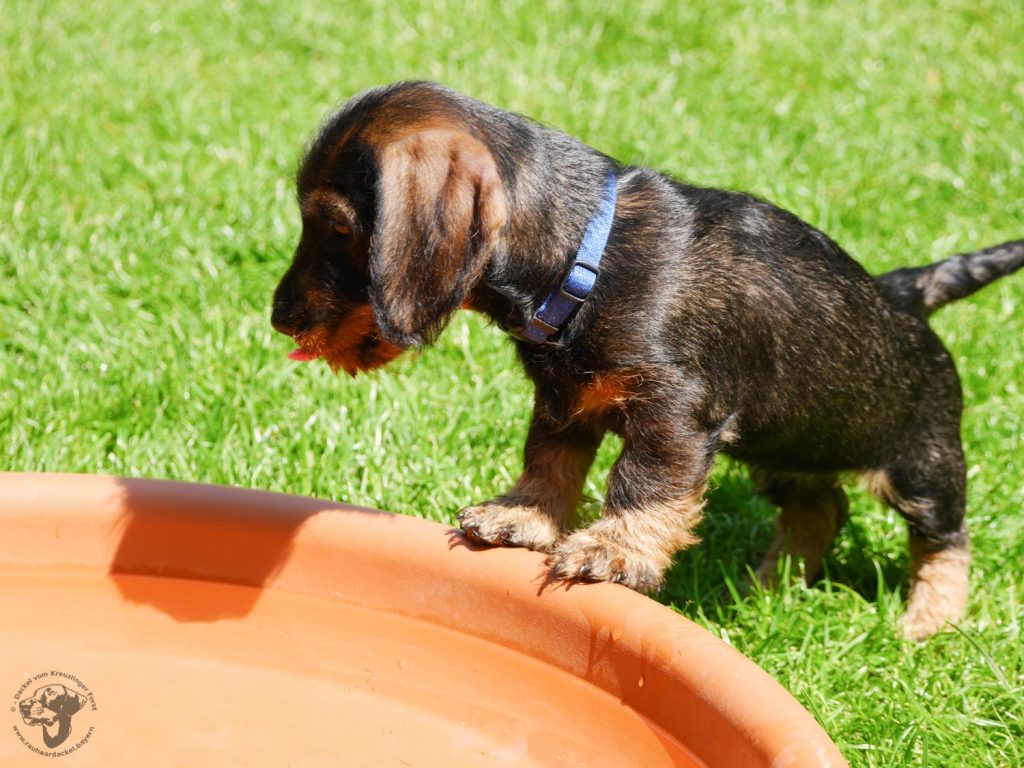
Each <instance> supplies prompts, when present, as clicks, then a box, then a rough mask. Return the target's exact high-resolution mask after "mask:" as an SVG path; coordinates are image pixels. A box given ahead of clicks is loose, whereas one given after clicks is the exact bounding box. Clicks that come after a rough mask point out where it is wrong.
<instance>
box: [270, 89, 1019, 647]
mask: <svg viewBox="0 0 1024 768" xmlns="http://www.w3.org/2000/svg"><path fill="white" fill-rule="evenodd" d="M609 173H612V174H614V175H615V176H616V178H617V182H618V200H617V204H616V207H615V214H614V221H613V223H612V228H611V233H610V235H609V238H608V244H607V247H606V248H605V252H604V256H603V261H602V265H601V273H600V275H599V276H598V279H597V282H596V284H595V286H594V290H593V292H592V294H591V295H590V296H589V298H588V299H587V300H586V301H585V302H584V303H583V304H582V305H581V306H580V307H579V308H578V310H577V311H576V312H575V314H573V315H572V316H571V317H569V318H568V320H567V321H566V322H565V323H564V324H563V327H562V328H561V329H560V330H559V331H558V333H557V334H555V335H554V336H553V337H552V338H551V339H550V340H549V341H548V342H547V343H545V344H541V345H533V344H529V343H527V342H525V341H522V340H520V341H518V342H517V350H518V353H519V357H520V359H521V361H522V363H523V366H524V368H525V370H526V372H527V374H528V375H529V376H530V378H531V379H532V380H533V382H534V385H535V390H536V401H535V407H534V414H533V421H532V423H531V426H530V431H529V436H528V439H527V443H526V449H525V454H524V459H525V460H524V470H523V474H522V477H520V479H519V480H518V481H517V483H516V484H515V487H514V488H513V489H512V490H511V491H509V492H508V493H507V494H505V495H503V496H500V497H499V498H497V499H494V500H492V501H489V502H485V503H483V504H480V505H477V506H473V507H469V508H467V509H466V510H464V511H463V512H462V514H461V523H462V527H463V530H464V531H465V533H466V535H467V536H468V537H470V538H472V539H474V540H476V541H478V542H484V543H491V544H505V545H515V546H528V547H532V548H535V549H541V550H545V551H547V552H549V562H550V564H551V567H552V569H553V570H554V572H555V573H556V574H559V575H561V576H563V577H565V578H572V579H588V580H607V581H618V582H621V583H624V584H626V585H628V586H631V587H634V588H637V589H653V588H656V587H657V585H658V584H659V583H660V582H661V578H662V574H663V573H664V571H665V569H666V568H667V567H668V565H669V563H670V561H671V557H672V554H673V553H674V552H675V551H676V550H678V549H681V548H684V547H687V546H690V545H692V544H693V543H694V542H695V541H696V536H695V533H694V529H695V527H696V525H697V523H698V521H699V519H700V510H701V506H702V502H701V495H702V492H703V489H704V488H705V486H706V483H707V478H708V474H709V472H710V470H711V466H712V462H713V459H714V456H715V454H716V453H717V452H719V451H722V452H724V453H727V454H729V455H731V456H734V457H736V458H737V459H740V460H743V461H745V462H747V463H749V464H750V465H751V466H753V467H755V468H756V471H757V474H758V476H759V477H760V479H761V482H760V488H761V491H762V492H763V493H765V494H766V495H767V496H768V497H769V498H770V499H772V500H773V501H774V502H775V503H777V504H778V505H779V506H780V507H781V509H782V511H781V514H780V517H779V529H778V535H777V536H776V539H775V541H774V542H773V544H772V546H771V549H770V550H769V552H768V554H767V556H766V558H765V562H764V563H763V564H762V566H761V568H760V569H759V574H760V576H761V577H762V578H763V579H765V580H771V579H772V578H773V577H774V575H775V573H776V568H777V565H778V561H779V559H780V558H782V557H785V556H793V557H796V558H797V559H798V560H799V561H802V566H801V567H802V568H803V569H804V574H805V577H807V578H812V577H813V575H814V574H815V573H816V572H817V570H818V568H819V567H820V564H821V560H822V558H823V557H824V555H825V553H826V551H827V549H828V547H829V545H830V543H831V541H832V538H833V537H834V536H835V534H836V532H837V531H838V530H839V528H840V527H841V526H842V523H843V520H844V519H845V514H846V499H845V496H844V494H843V492H842V489H841V488H840V487H839V485H838V482H837V480H836V478H837V477H838V476H840V475H841V474H843V473H850V472H852V473H869V474H871V475H872V476H873V477H874V478H875V483H874V488H875V490H876V492H878V493H879V494H880V495H881V496H882V497H883V498H884V499H885V500H886V501H887V502H888V503H890V504H892V505H893V506H894V507H895V508H896V509H897V510H898V511H899V512H900V514H901V515H902V516H903V517H904V518H905V519H906V520H907V523H908V528H909V533H910V545H911V552H912V553H913V557H912V585H911V592H910V603H909V608H908V612H907V617H906V620H905V628H906V632H907V634H908V635H909V636H912V637H918V638H919V637H924V636H926V635H928V634H930V633H932V632H935V631H937V630H938V629H940V628H942V627H943V626H945V625H946V624H947V623H949V622H955V621H957V620H958V619H959V617H960V615H961V611H962V609H963V604H964V599H965V595H966V584H967V562H968V554H967V553H968V547H967V531H966V528H965V526H964V519H963V518H964V503H965V484H966V473H965V466H964V458H963V452H962V449H961V445H960V413H961V408H962V404H961V394H960V385H959V380H958V377H957V374H956V370H955V368H954V367H953V363H952V360H951V359H950V357H949V354H948V353H947V352H946V350H945V349H944V348H943V346H942V343H941V342H940V341H939V339H938V338H937V337H936V336H935V334H934V333H933V332H932V330H931V329H930V328H929V327H928V325H927V322H926V319H925V318H926V316H927V314H928V313H929V312H931V311H934V310H935V309H936V308H938V307H939V306H941V305H942V304H944V303H946V302H948V301H952V300H954V299H956V298H960V297H962V296H965V295H968V294H969V293H971V292H973V291H974V290H977V289H978V288H980V287H981V286H983V285H985V284H986V283H987V282H990V281H991V280H993V279H996V278H998V277H1001V276H1003V275H1006V274H1009V273H1011V272H1013V271H1015V270H1016V269H1019V268H1020V267H1021V266H1022V265H1024V241H1022V242H1015V243H1007V244H1004V245H1001V246H996V247H994V248H990V249H986V250H985V251H979V252H977V253H973V254H964V255H960V256H955V257H953V258H951V259H947V260H945V261H942V262H938V263H936V264H933V265H929V266H926V267H918V268H913V269H905V270H898V271H896V272H892V273H889V274H886V275H880V276H878V277H874V278H873V277H871V276H870V275H868V274H867V273H866V272H865V271H864V270H863V269H862V268H861V267H860V266H859V265H858V264H857V263H856V262H855V261H853V260H852V259H851V258H850V257H849V256H847V255H846V254H845V253H844V252H843V251H842V249H841V248H839V246H838V245H836V244H835V243H834V242H832V240H830V239H829V238H828V237H827V236H826V235H825V234H823V233H822V232H820V231H819V230H817V229H815V228H814V227H811V226H810V225H808V224H806V223H805V222H803V221H800V220H799V219H798V218H797V217H795V216H793V215H792V214H790V213H787V212H785V211H782V210H780V209H779V208H777V207H775V206H773V205H771V204H770V203H767V202H765V201H763V200H759V199H757V198H755V197H751V196H750V195H744V194H739V193H735V192H726V191H722V190H716V189H707V188H701V187H696V186H692V185H688V184H683V183H680V182H678V181H675V180H673V179H670V178H668V177H666V176H664V175H662V174H659V173H656V172H654V171H651V170H649V169H645V168H638V167H631V166H626V165H622V164H620V163H618V162H616V161H615V160H613V159H611V158H609V157H607V156H605V155H603V154H601V153H600V152H597V151H596V150H594V149H591V148H590V147H587V146H585V145H584V144H581V143H580V142H578V141H576V140H575V139H573V138H571V137H569V136H566V135H565V134H563V133H560V132H558V131H554V130H551V129H548V128H545V127H543V126H540V125H537V124H536V123H534V122H532V121H530V120H528V119H526V118H524V117H521V116H519V115H515V114H512V113H509V112H505V111H502V110H500V109H496V108H494V107H491V106H488V105H486V104H482V103H480V102H478V101H475V100H473V99H470V98H468V97H465V96H462V95H460V94H457V93H454V92H452V91H450V90H447V89H445V88H443V87H441V86H438V85H435V84H431V83H398V84H395V85H393V86H389V87H386V88H382V89H375V90H371V91H368V92H366V93H364V94H361V95H359V96H357V97H356V98H354V99H352V100H351V101H350V102H348V103H347V104H346V105H345V106H344V107H343V108H342V109H340V110H339V111H338V112H337V113H336V114H335V115H333V116H332V117H331V118H330V119H329V120H328V121H327V123H326V124H325V125H324V126H323V128H322V130H321V132H320V134H319V135H318V136H317V137H316V138H315V139H314V141H313V142H312V144H311V145H310V147H309V149H308V151H307V153H306V156H305V158H304V160H303V162H302V165H301V167H300V169H299V173H298V178H297V182H298V192H299V203H300V210H301V212H302V217H303V219H302V237H301V239H300V241H299V245H298V248H297V250H296V254H295V259H294V261H293V263H292V265H291V267H290V268H289V270H288V272H287V273H286V274H285V276H284V278H283V279H282V281H281V284H280V285H279V286H278V289H277V292H276V294H275V297H274V313H273V323H274V326H275V327H276V328H277V329H278V330H280V331H282V332H283V333H287V334H289V335H291V336H293V337H294V338H295V339H296V340H297V341H298V343H299V345H300V347H302V349H303V350H305V351H306V352H307V353H309V354H320V355H322V356H323V357H325V358H326V359H327V361H328V362H330V363H331V364H332V365H333V366H335V367H336V368H337V367H341V368H344V369H345V370H347V371H349V372H350V373H354V372H356V371H359V370H366V369H369V368H373V367H376V366H378V365H382V364H384V363H386V362H387V361H388V360H390V359H393V358H394V357H395V356H396V355H397V354H399V353H400V352H401V351H402V350H403V349H405V348H408V347H410V346H420V345H423V344H426V343H429V342H430V341H431V340H432V339H433V338H434V337H435V336H436V335H437V333H439V332H440V330H441V329H442V328H443V327H444V325H445V323H446V322H447V320H448V318H449V317H450V315H451V314H452V313H453V312H454V311H456V310H457V309H458V308H460V307H469V308H472V309H474V310H476V311H479V312H481V313H483V314H484V315H486V316H487V317H489V318H491V319H492V320H493V321H494V322H495V323H496V324H498V325H499V326H500V327H502V328H505V329H509V330H513V329H516V328H521V327H523V326H524V325H525V324H526V323H527V322H528V321H529V319H530V318H531V317H532V316H533V314H534V312H535V311H536V310H537V308H538V306H539V305H540V304H541V303H542V302H543V301H544V299H545V298H546V297H547V296H548V295H549V294H550V293H551V291H552V290H553V289H555V288H556V287H557V286H558V285H559V284H560V283H561V281H562V280H563V279H564V277H565V275H566V273H567V271H568V269H569V265H570V264H571V263H572V260H573V258H574V257H575V254H576V251H577V249H578V247H579V244H580V240H581V237H582V234H583V231H584V229H585V228H586V227H587V223H588V221H589V220H590V219H591V217H592V216H593V215H594V213H595V211H596V210H597V209H598V206H599V203H600V201H601V196H602V192H603V187H604V179H605V178H606V176H607V174H609ZM607 431H613V432H615V433H617V434H619V435H620V436H621V437H622V440H623V450H622V453H621V455H620V456H619V457H618V459H617V461H616V462H615V465H614V466H613V468H612V471H611V473H610V476H609V481H608V489H607V493H606V497H605V507H604V511H603V514H602V518H601V519H600V520H599V521H598V522H596V523H594V524H593V525H591V526H590V527H589V528H586V529H584V530H581V531H577V532H575V533H568V524H569V520H570V517H571V514H572V511H573V508H574V507H575V505H576V503H577V501H578V499H579V495H580V491H581V488H582V487H583V482H584V478H585V476H586V473H587V469H588V467H589V465H590V463H591V461H592V460H593V457H594V453H595V451H596V449H597V446H598V445H599V444H600V441H601V439H602V436H603V435H604V434H605V433H606V432H607Z"/></svg>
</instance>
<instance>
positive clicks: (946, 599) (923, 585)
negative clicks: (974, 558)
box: [900, 540, 971, 640]
mask: <svg viewBox="0 0 1024 768" xmlns="http://www.w3.org/2000/svg"><path fill="white" fill-rule="evenodd" d="M970 563H971V553H970V549H969V547H968V546H967V545H964V546H962V547H950V548H948V549H943V550H940V551H938V552H931V551H928V550H926V549H925V548H924V547H923V546H922V545H921V544H920V542H916V541H914V540H911V542H910V573H911V583H910V595H909V596H908V598H907V610H906V612H905V613H904V614H903V616H902V617H901V618H900V625H901V626H902V628H903V635H904V636H905V637H907V638H909V639H911V640H925V639H927V638H929V637H931V636H932V635H934V634H935V633H936V632H939V631H943V630H945V631H950V630H952V626H951V625H953V624H957V623H958V622H959V621H960V619H961V618H962V617H963V613H964V607H965V606H966V605H967V590H968V572H969V570H970Z"/></svg>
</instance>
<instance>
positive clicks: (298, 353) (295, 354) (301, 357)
mask: <svg viewBox="0 0 1024 768" xmlns="http://www.w3.org/2000/svg"><path fill="white" fill-rule="evenodd" d="M318 357H320V355H317V354H314V353H313V352H305V351H303V350H301V349H293V350H292V351H291V352H289V353H288V359H289V360H298V361H299V362H301V363H306V362H309V361H310V360H316V359H317V358H318Z"/></svg>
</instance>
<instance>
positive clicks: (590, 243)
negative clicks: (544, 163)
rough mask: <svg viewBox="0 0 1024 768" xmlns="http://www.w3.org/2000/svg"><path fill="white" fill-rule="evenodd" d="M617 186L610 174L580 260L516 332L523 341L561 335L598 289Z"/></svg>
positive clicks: (577, 256)
mask: <svg viewBox="0 0 1024 768" xmlns="http://www.w3.org/2000/svg"><path fill="white" fill-rule="evenodd" d="M617 186H618V184H617V182H616V179H615V173H614V172H612V171H609V172H608V176H607V177H606V179H605V183H604V195H603V196H602V197H601V205H600V207H599V208H598V209H597V213H595V214H594V216H593V218H591V220H590V221H589V222H588V223H587V229H586V231H585V232H584V233H583V241H582V242H581V243H580V247H579V250H578V251H576V258H575V259H574V260H573V262H572V267H570V269H569V274H568V275H567V276H566V278H565V280H563V281H562V284H561V285H560V286H559V287H558V288H556V289H555V290H553V291H552V292H551V293H550V294H549V295H548V297H547V298H546V299H544V303H543V304H541V305H540V309H538V310H537V311H536V313H534V315H533V317H532V318H531V319H530V322H528V323H527V324H526V326H525V327H524V328H521V329H519V330H518V331H516V335H517V336H518V337H519V338H520V339H522V340H523V341H528V342H530V343H532V344H543V343H544V342H546V341H547V340H548V339H549V338H551V336H553V335H554V334H556V333H558V331H559V330H560V329H561V328H562V324H563V323H564V322H565V321H566V320H568V319H569V315H571V314H572V313H573V310H574V309H576V307H578V306H579V305H580V304H582V303H583V302H584V301H586V300H587V296H589V295H590V292H591V291H592V290H593V289H594V284H595V283H596V282H597V276H598V274H599V273H600V271H601V256H603V255H604V249H605V246H606V245H607V244H608V235H609V234H611V231H612V222H613V221H615V201H616V199H617V190H616V187H617Z"/></svg>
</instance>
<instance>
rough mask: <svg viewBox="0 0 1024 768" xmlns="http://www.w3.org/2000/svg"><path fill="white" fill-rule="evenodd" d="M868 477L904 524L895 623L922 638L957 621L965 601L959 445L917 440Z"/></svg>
mask: <svg viewBox="0 0 1024 768" xmlns="http://www.w3.org/2000/svg"><path fill="white" fill-rule="evenodd" d="M868 479H869V484H870V486H871V488H872V490H873V491H874V493H875V494H876V495H878V496H879V497H880V498H881V499H882V500H883V501H885V502H887V503H888V504H891V505H892V506H893V507H894V508H895V509H896V510H897V511H898V512H899V513H900V514H901V515H902V516H903V517H904V518H905V519H906V521H907V526H908V529H909V533H910V593H909V595H908V598H907V609H906V612H905V613H904V614H903V617H902V618H901V619H900V624H901V625H902V627H903V634H904V635H905V636H906V637H908V638H910V639H913V640H924V639H925V638H928V637H931V636H932V635H934V634H935V633H936V632H938V631H939V630H941V629H943V628H949V627H950V626H951V625H953V624H956V623H957V622H959V621H960V619H961V617H962V615H963V611H964V606H965V605H966V603H967V589H968V570H969V566H970V559H971V558H970V549H969V546H968V536H967V529H966V527H965V525H964V504H965V494H966V489H965V486H966V473H965V469H964V459H963V452H962V450H961V448H960V441H959V439H958V438H956V437H953V439H952V440H951V441H948V442H945V443H943V444H937V443H936V442H934V441H926V442H923V443H922V444H920V445H919V446H918V448H917V450H916V451H915V452H914V453H909V454H905V455H903V456H901V459H900V461H899V463H896V464H893V465H892V466H889V467H886V468H884V469H880V470H877V471H875V472H872V473H869V476H868Z"/></svg>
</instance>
